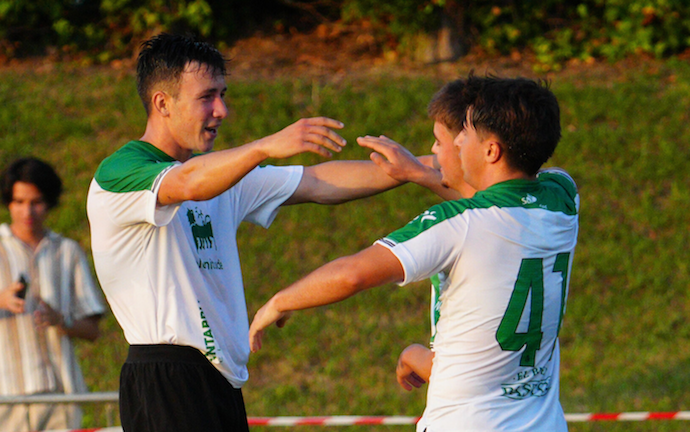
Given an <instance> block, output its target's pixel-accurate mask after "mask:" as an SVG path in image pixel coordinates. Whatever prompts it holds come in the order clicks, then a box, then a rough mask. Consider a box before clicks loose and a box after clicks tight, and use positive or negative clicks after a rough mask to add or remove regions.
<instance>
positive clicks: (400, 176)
mask: <svg viewBox="0 0 690 432" xmlns="http://www.w3.org/2000/svg"><path fill="white" fill-rule="evenodd" d="M357 143H358V144H359V145H360V146H362V147H367V148H370V149H372V150H374V151H373V152H372V153H371V155H370V156H369V157H370V158H371V160H372V161H373V162H374V163H375V164H376V165H378V166H379V167H380V168H381V169H382V170H383V171H384V172H385V173H386V174H388V175H389V176H390V177H392V178H394V179H396V180H398V181H401V182H408V181H411V182H415V183H416V182H417V181H418V180H417V179H419V178H420V177H422V176H423V175H424V173H425V172H426V171H427V170H429V169H431V168H430V167H428V166H426V165H424V164H423V163H422V162H420V161H419V159H417V157H415V156H414V155H413V154H412V153H410V151H409V150H407V149H406V148H405V147H403V146H402V145H400V144H398V143H397V142H395V141H393V140H392V139H390V138H388V137H386V136H384V135H380V136H378V137H374V136H369V135H367V136H365V137H359V138H357Z"/></svg>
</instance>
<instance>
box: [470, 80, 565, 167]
mask: <svg viewBox="0 0 690 432" xmlns="http://www.w3.org/2000/svg"><path fill="white" fill-rule="evenodd" d="M467 85H468V86H471V87H473V88H477V89H478V91H477V93H476V96H475V98H474V101H473V102H472V105H471V108H470V115H469V121H470V123H471V124H472V126H473V127H474V128H475V129H476V130H477V132H478V133H480V134H481V133H490V134H493V135H495V136H496V137H497V138H498V140H499V142H500V144H501V147H502V149H503V151H504V152H505V154H506V158H507V161H508V164H509V166H511V167H513V168H515V169H518V170H520V171H522V172H524V173H526V174H528V175H535V174H536V173H537V171H539V169H540V168H541V166H542V165H543V164H544V163H545V162H546V161H547V160H548V159H549V158H550V157H551V156H552V155H553V152H554V151H555V150H556V145H557V144H558V141H559V140H560V138H561V119H560V108H559V106H558V100H557V99H556V96H555V95H554V94H553V93H552V92H551V90H550V89H549V83H548V82H547V81H544V80H538V81H534V80H531V79H527V78H498V77H495V76H486V77H477V76H472V75H471V76H470V77H468V79H467Z"/></svg>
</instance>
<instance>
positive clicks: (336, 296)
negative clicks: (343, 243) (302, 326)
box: [272, 244, 404, 312]
mask: <svg viewBox="0 0 690 432" xmlns="http://www.w3.org/2000/svg"><path fill="white" fill-rule="evenodd" d="M403 276H404V271H403V268H402V265H401V264H400V261H398V259H397V258H396V257H395V255H393V253H392V252H391V251H390V250H389V249H387V248H385V247H383V246H381V245H378V244H375V245H373V246H370V247H368V248H366V249H364V250H362V251H360V252H358V253H356V254H354V255H350V256H346V257H342V258H339V259H337V260H335V261H331V262H330V263H328V264H326V265H324V266H322V267H320V268H318V269H317V270H315V271H313V272H312V273H310V274H309V275H307V276H306V277H304V278H303V279H300V280H299V281H297V282H295V283H294V284H292V285H291V286H289V287H287V288H285V289H284V290H282V291H280V292H279V293H277V294H276V295H275V296H274V297H273V299H272V301H274V306H275V307H276V309H277V310H278V311H279V312H289V311H293V310H300V309H307V308H311V307H316V306H323V305H327V304H331V303H335V302H338V301H341V300H344V299H346V298H348V297H350V296H352V295H354V294H356V293H358V292H360V291H363V290H366V289H369V288H373V287H376V286H380V285H383V284H386V283H391V282H399V281H402V280H403Z"/></svg>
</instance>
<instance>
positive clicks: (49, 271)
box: [0, 224, 105, 396]
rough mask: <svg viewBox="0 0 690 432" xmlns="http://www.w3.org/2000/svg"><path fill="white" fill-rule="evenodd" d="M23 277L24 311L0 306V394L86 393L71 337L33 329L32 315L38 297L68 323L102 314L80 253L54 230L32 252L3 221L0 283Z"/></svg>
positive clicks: (98, 296)
mask: <svg viewBox="0 0 690 432" xmlns="http://www.w3.org/2000/svg"><path fill="white" fill-rule="evenodd" d="M21 275H23V276H24V278H25V280H26V281H27V282H28V283H27V284H28V290H27V293H26V303H25V310H24V313H22V314H13V313H11V312H9V311H7V310H2V309H0V347H2V349H0V395H4V396H7V395H21V394H34V393H45V392H50V393H82V392H85V391H86V385H85V384H84V378H83V376H82V373H81V369H80V367H79V363H78V362H77V359H76V357H75V354H74V348H73V345H72V342H71V341H70V338H69V337H68V336H66V335H64V334H62V333H61V332H59V331H58V329H57V328H56V327H49V328H47V329H46V330H45V331H39V330H37V329H36V327H35V326H34V322H33V315H32V314H33V312H34V311H35V310H36V308H37V307H38V304H39V299H42V300H43V301H45V302H46V303H48V304H49V305H50V306H51V307H52V308H53V309H55V310H56V311H59V312H60V313H61V314H62V315H63V317H64V319H65V324H66V325H67V326H69V325H70V324H71V323H72V322H74V321H75V320H79V319H82V318H85V317H88V316H93V315H100V314H103V313H104V312H105V307H104V304H103V300H102V296H101V293H100V290H99V289H98V288H97V287H96V285H95V283H94V281H93V278H92V276H91V270H90V267H89V265H88V262H87V261H86V256H85V255H84V252H83V251H82V249H81V248H80V247H79V245H78V243H77V242H75V241H74V240H71V239H68V238H65V237H62V236H61V235H59V234H56V233H54V232H52V231H47V233H46V235H45V237H44V238H43V239H42V240H41V242H40V243H39V245H38V247H37V248H36V250H32V249H31V248H30V247H29V246H28V245H26V244H25V243H24V242H22V241H21V240H19V239H18V238H16V237H15V236H14V235H13V234H12V231H11V230H10V227H9V225H7V224H2V225H0V287H1V288H2V289H4V288H6V287H7V286H8V285H10V284H11V283H12V282H14V281H17V280H19V278H20V276H21Z"/></svg>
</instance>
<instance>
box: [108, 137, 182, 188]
mask: <svg viewBox="0 0 690 432" xmlns="http://www.w3.org/2000/svg"><path fill="white" fill-rule="evenodd" d="M175 163H176V161H175V159H174V158H172V157H170V156H168V155H167V154H166V153H164V152H163V151H162V150H160V149H159V148H157V147H155V146H153V145H152V144H149V143H147V142H144V141H130V142H128V143H127V144H125V145H124V146H123V147H121V148H120V149H119V150H117V151H116V152H115V153H113V154H112V155H110V156H108V157H107V158H106V159H104V160H103V162H101V165H100V166H99V167H98V170H96V175H95V176H94V178H95V179H96V182H98V185H99V186H100V187H101V188H102V189H104V190H107V191H109V192H116V193H120V192H138V191H143V190H151V189H152V187H153V182H154V181H155V180H156V177H158V174H160V173H161V172H162V171H163V170H165V169H166V168H168V167H169V166H171V165H173V164H175Z"/></svg>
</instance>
